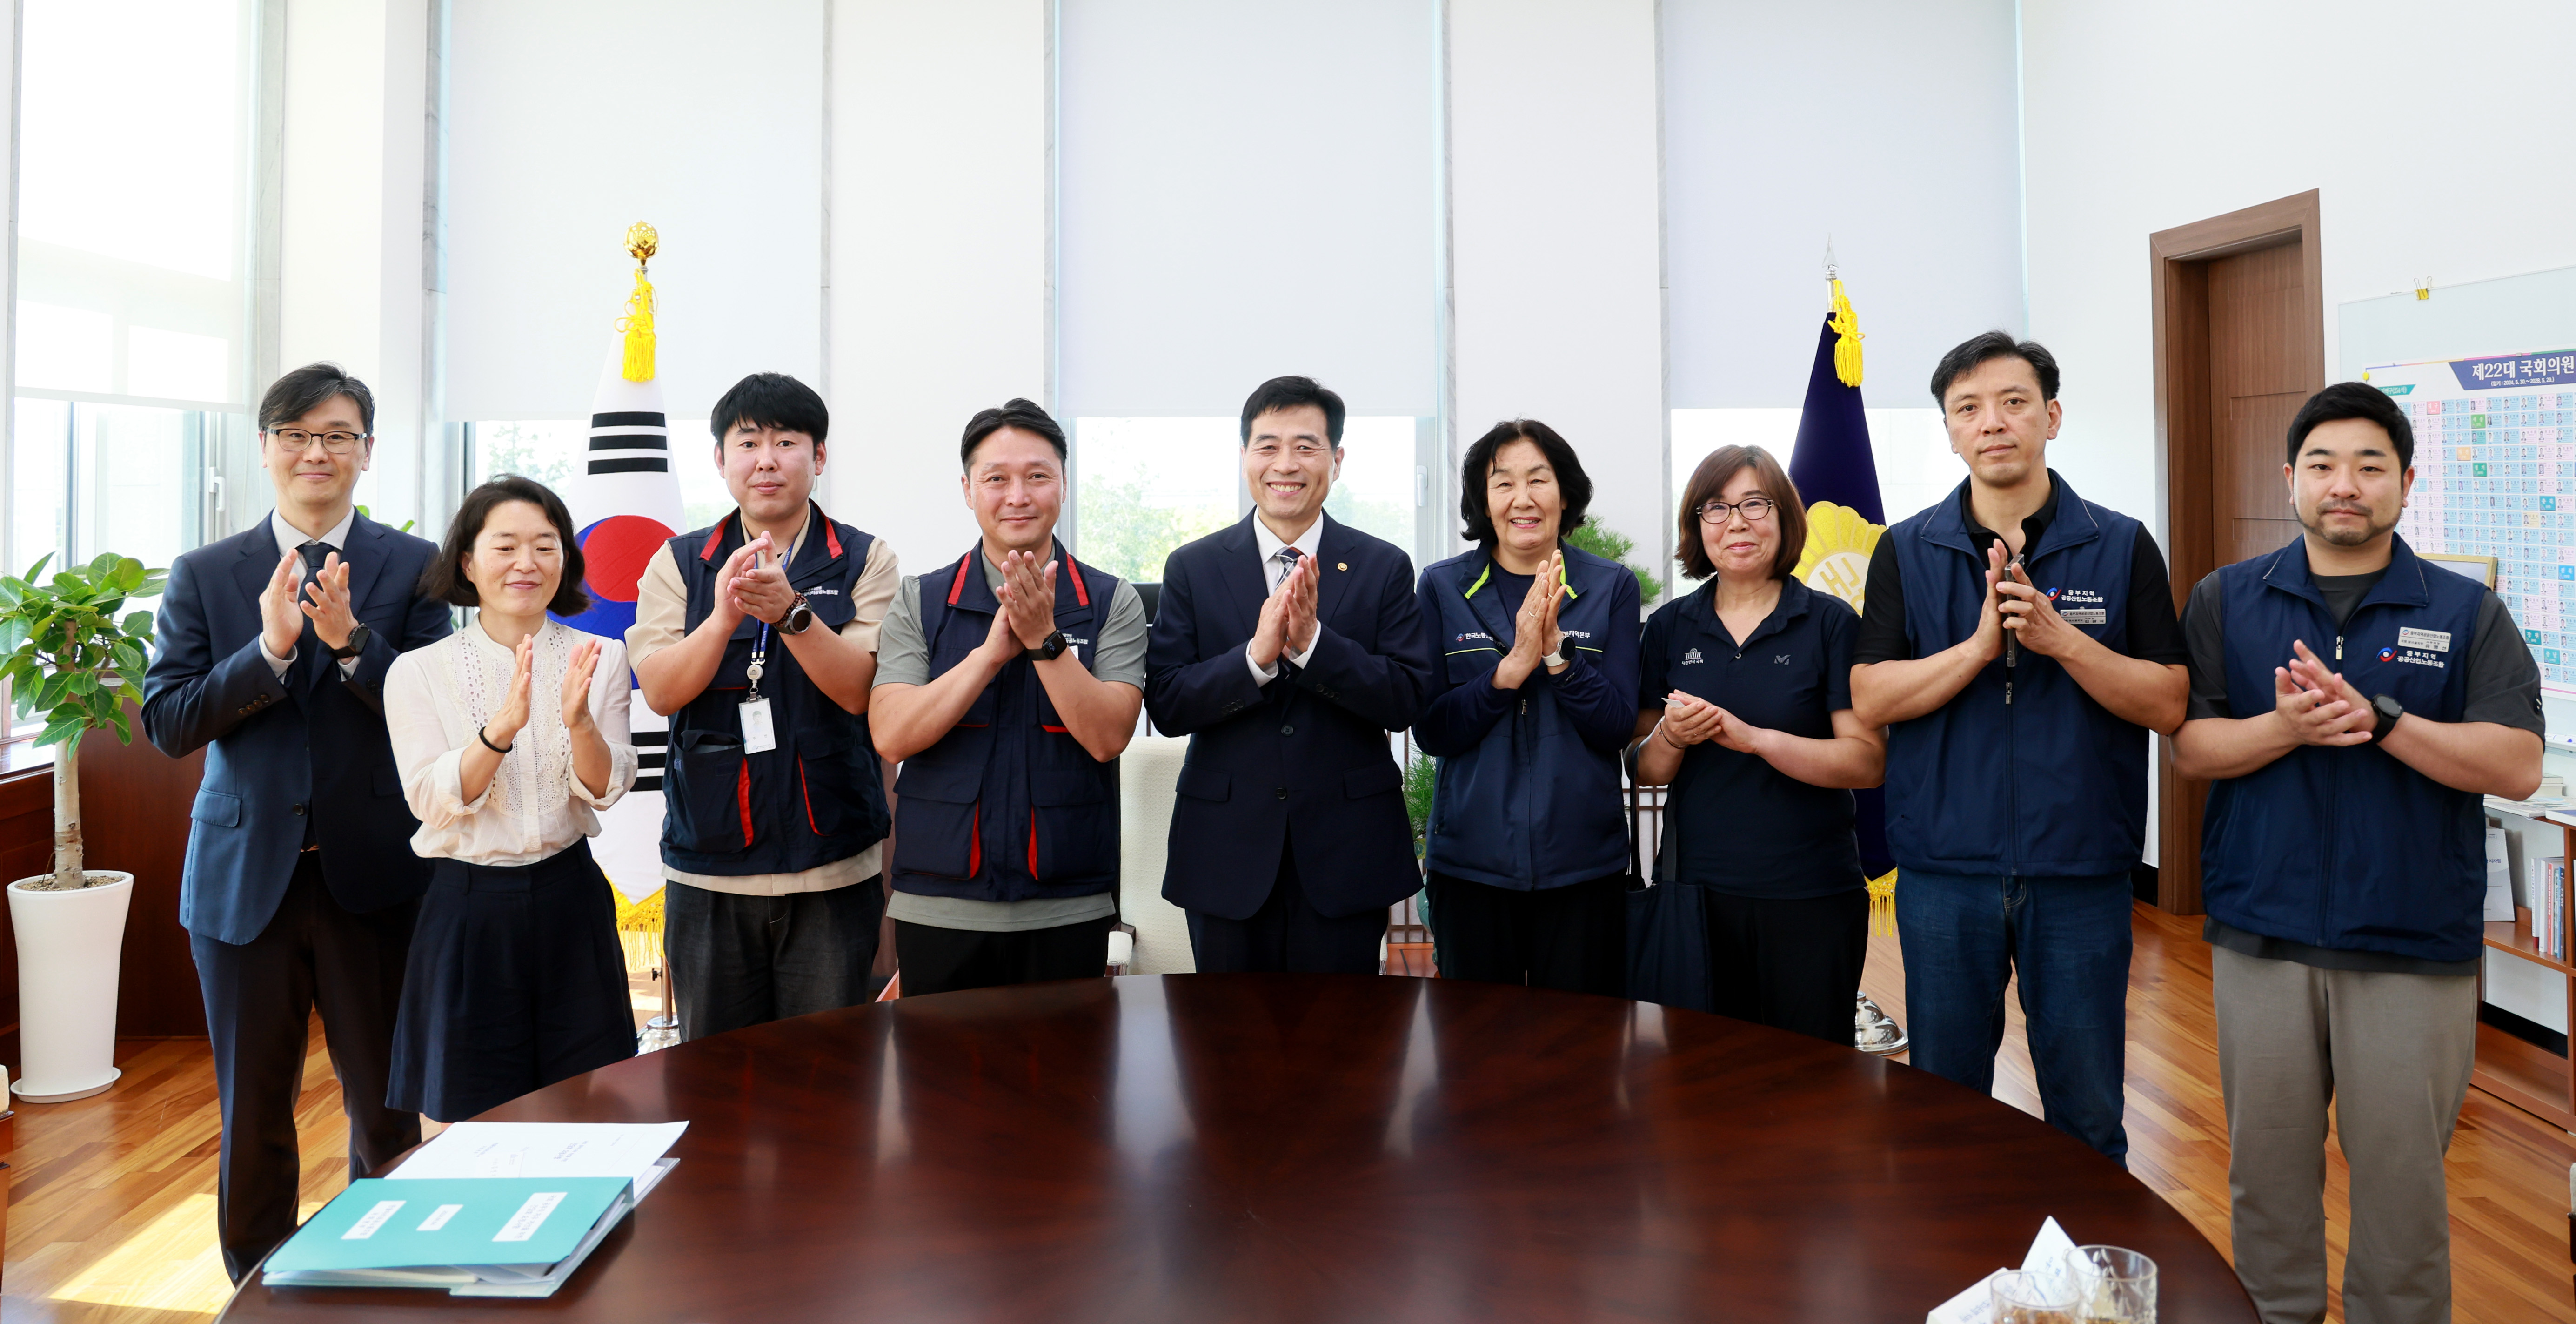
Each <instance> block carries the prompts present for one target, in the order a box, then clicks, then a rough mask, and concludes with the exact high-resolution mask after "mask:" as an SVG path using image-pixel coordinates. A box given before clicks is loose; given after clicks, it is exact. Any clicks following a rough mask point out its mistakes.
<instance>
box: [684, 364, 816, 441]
mask: <svg viewBox="0 0 2576 1324" xmlns="http://www.w3.org/2000/svg"><path fill="white" fill-rule="evenodd" d="M745 423H748V424H750V425H751V426H753V427H756V428H776V429H778V430H779V431H781V432H802V433H804V434H805V435H806V436H809V437H812V438H813V439H814V444H815V445H817V446H820V445H822V444H823V438H824V437H825V436H826V435H827V434H829V433H830V432H831V430H832V411H831V410H829V409H826V408H824V407H823V397H821V396H819V395H816V394H815V393H814V388H813V387H811V386H807V385H806V384H805V383H803V382H800V381H798V380H796V379H795V378H793V377H790V376H788V375H787V374H786V373H783V372H755V373H753V374H752V375H750V376H748V377H745V378H743V379H742V380H741V381H738V382H735V383H734V384H733V389H732V390H730V391H727V392H725V393H724V395H723V396H722V397H721V398H719V399H718V400H717V401H716V407H715V408H714V409H713V410H711V411H709V412H708V414H707V430H708V431H709V432H712V433H714V434H715V436H716V444H717V445H719V446H721V445H723V444H724V439H725V434H726V433H728V432H731V431H733V430H734V428H736V427H737V426H740V425H742V424H745Z"/></svg>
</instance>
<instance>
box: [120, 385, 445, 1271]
mask: <svg viewBox="0 0 2576 1324" xmlns="http://www.w3.org/2000/svg"><path fill="white" fill-rule="evenodd" d="M375 415H376V404H375V397H374V396H373V395H372V394H370V393H369V392H368V390H367V387H366V384H365V383H363V382H361V381H359V380H358V379H357V378H355V377H351V376H349V375H348V374H347V373H345V372H342V371H341V370H340V369H339V368H338V367H336V366H334V365H332V364H328V363H316V364H311V365H309V366H306V367H302V368H298V369H296V370H295V371H293V372H290V373H288V374H286V375H285V376H283V377H280V378H278V379H277V384H276V385H274V386H271V387H269V388H268V394H267V395H266V396H264V397H262V398H261V400H260V402H259V428H260V434H259V450H260V458H261V459H262V461H263V462H265V463H266V464H267V466H268V476H269V479H270V481H272V482H273V483H275V484H276V486H277V509H276V510H275V511H273V512H272V513H270V514H269V516H268V517H267V518H265V519H262V520H260V521H259V522H258V523H256V524H254V525H252V526H251V527H250V528H249V529H248V530H246V531H244V532H242V533H238V534H235V535H234V536H232V537H230V538H226V539H224V540H222V541H221V542H215V543H209V544H207V545H206V546H204V547H200V548H198V549H197V550H195V551H193V552H190V553H188V554H187V555H185V556H182V557H180V558H179V560H178V563H177V564H176V565H173V566H172V567H171V568H170V584H169V588H168V589H167V590H166V591H165V592H164V593H163V594H162V597H161V617H160V627H159V639H158V643H159V646H160V654H159V656H157V657H155V658H153V660H152V667H151V669H150V670H149V671H148V672H146V673H145V675H144V680H143V730H144V733H145V734H146V735H148V736H150V737H151V739H152V743H153V745H154V746H155V747H157V748H158V749H160V751H161V752H162V753H164V754H168V755H170V756H172V757H174V758H175V757H177V756H179V755H182V754H185V753H187V752H188V751H190V750H192V749H196V748H199V747H201V746H202V747H205V749H206V775H205V782H204V784H203V785H202V786H201V787H199V789H198V791H197V801H196V805H195V807H194V808H193V809H191V810H190V811H189V817H190V818H192V819H194V820H195V821H194V822H192V823H190V824H189V825H188V859H187V863H186V865H185V867H184V868H183V869H182V871H181V873H180V877H179V923H180V924H181V925H183V926H184V927H186V929H187V930H188V944H189V947H190V949H191V951H192V952H194V954H195V956H196V959H197V983H198V985H199V987H200V988H201V989H202V990H203V991H204V993H205V997H206V1029H207V1032H208V1034H209V1035H210V1036H211V1037H212V1041H213V1045H214V1058H215V1093H216V1098H217V1100H218V1102H219V1104H220V1106H221V1108H222V1111H223V1137H222V1141H221V1145H220V1149H221V1155H220V1162H219V1175H218V1178H217V1186H216V1197H215V1224H216V1227H215V1235H216V1240H217V1242H218V1244H220V1245H221V1247H222V1249H223V1253H224V1269H225V1271H226V1272H227V1273H230V1274H231V1275H232V1278H233V1281H235V1282H239V1281H241V1278H242V1275H244V1274H246V1273H248V1272H250V1270H251V1268H252V1266H254V1265H256V1264H258V1263H259V1262H260V1260H261V1259H262V1258H263V1257H264V1256H266V1255H267V1254H268V1252H269V1251H270V1250H272V1249H274V1248H275V1247H276V1246H277V1244H278V1243H279V1242H281V1241H284V1240H285V1239H286V1238H287V1236H288V1234H290V1233H292V1232H294V1231H295V1222H296V1207H295V1204H296V1190H297V1188H298V1185H299V1184H300V1182H299V1176H298V1170H297V1158H296V1146H295V1105H296V1101H297V1100H298V1099H300V1098H301V1097H302V1096H303V1093H304V1041H305V1027H306V1026H307V1025H308V1024H309V1023H310V1022H311V1020H312V1016H313V1012H314V1011H315V1010H316V1009H317V1008H318V1009H319V1010H320V1011H321V1013H322V1027H323V1032H324V1039H325V1041H326V1043H327V1044H328V1046H329V1047H330V1050H331V1069H332V1071H333V1072H334V1073H336V1074H337V1075H338V1076H339V1078H340V1106H341V1107H342V1108H343V1109H344V1110H345V1111H346V1112H347V1113H348V1115H349V1176H350V1177H351V1178H353V1179H354V1178H358V1177H364V1176H366V1175H367V1174H368V1173H370V1172H372V1171H373V1170H374V1169H375V1168H376V1166H377V1165H379V1164H382V1163H385V1162H387V1161H389V1160H390V1159H392V1158H393V1156H394V1155H396V1154H399V1153H401V1152H402V1151H404V1150H406V1149H409V1148H410V1147H412V1146H413V1145H416V1144H419V1143H420V1118H419V1116H418V1115H417V1114H414V1113H407V1112H395V1111H393V1110H392V1109H389V1108H387V1107H386V1106H385V1083H386V1074H387V1072H388V1071H389V1070H390V1069H391V1067H392V1063H393V1031H394V1012H395V1009H396V1007H397V1006H398V1005H399V1003H400V1001H401V997H402V980H403V964H404V961H405V960H406V959H407V957H408V955H409V953H410V951H411V929H412V918H413V916H414V915H416V914H417V913H418V912H419V909H420V896H421V893H422V892H423V891H425V890H427V888H428V886H429V864H428V862H427V861H425V860H423V859H421V858H420V857H419V856H417V855H414V854H412V851H411V834H412V833H414V832H417V831H419V830H420V824H419V822H418V821H416V820H415V819H413V818H412V816H411V810H410V808H409V807H408V806H407V805H405V804H404V802H403V798H402V781H401V778H400V776H399V775H398V774H397V773H396V772H395V771H394V755H393V745H392V742H391V741H390V739H389V738H388V737H387V736H386V734H385V715H384V683H385V672H386V670H387V669H388V668H390V667H391V666H393V662H394V657H395V656H396V655H397V654H400V653H402V652H405V651H407V650H409V649H414V648H423V647H427V646H428V645H429V644H431V643H434V642H436V641H438V640H439V639H442V638H445V637H446V636H447V633H448V630H449V615H448V610H447V604H445V603H443V602H440V601H438V600H436V599H434V598H424V597H422V596H420V595H419V594H418V593H417V592H416V591H415V590H414V587H413V586H414V585H416V584H418V583H419V582H420V576H421V572H422V571H423V570H426V569H428V568H429V565H430V563H431V562H432V561H434V560H436V559H437V556H438V546H437V544H435V543H431V542H426V541H423V540H422V539H419V538H414V537H412V536H410V535H409V534H405V533H398V532H396V531H394V530H392V529H389V528H386V527H385V526H384V525H382V524H378V523H376V522H375V521H373V520H371V519H368V518H367V517H366V516H364V515H361V514H359V513H358V512H357V508H356V507H355V506H353V505H351V504H350V493H351V491H352V490H353V489H354V488H356V486H357V483H358V475H359V474H361V473H363V472H365V471H366V468H367V464H368V461H369V460H370V459H371V458H373V456H374V454H375V435H374V433H375Z"/></svg>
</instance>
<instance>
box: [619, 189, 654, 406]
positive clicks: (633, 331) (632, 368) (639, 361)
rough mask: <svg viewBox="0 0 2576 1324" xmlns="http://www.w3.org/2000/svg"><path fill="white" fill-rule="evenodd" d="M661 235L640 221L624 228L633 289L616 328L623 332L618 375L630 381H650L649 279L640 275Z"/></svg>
mask: <svg viewBox="0 0 2576 1324" xmlns="http://www.w3.org/2000/svg"><path fill="white" fill-rule="evenodd" d="M661 248H662V236H661V235H660V233H658V232H656V231H655V230H654V229H653V227H652V226H650V225H647V224H645V223H644V222H642V221H637V222H636V223H634V224H633V225H630V226H627V227H626V251H627V253H628V254H630V255H632V256H633V257H634V259H635V292H634V293H632V294H630V295H628V296H626V316H624V317H622V318H619V319H618V321H617V329H618V330H620V331H623V332H625V333H626V354H625V362H624V364H623V365H622V367H621V368H620V371H619V375H620V376H622V377H624V378H625V379H626V380H628V381H630V382H649V381H651V380H653V340H654V337H653V282H652V281H650V280H647V279H646V278H645V275H644V271H645V267H646V265H647V264H649V263H650V262H651V261H652V260H653V255H654V254H655V253H657V252H660V251H661Z"/></svg>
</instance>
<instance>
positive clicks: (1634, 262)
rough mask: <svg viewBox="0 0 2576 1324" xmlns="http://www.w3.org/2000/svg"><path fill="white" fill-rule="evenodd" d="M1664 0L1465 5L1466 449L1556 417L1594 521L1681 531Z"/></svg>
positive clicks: (1455, 143) (1459, 165)
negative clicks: (1660, 58) (1664, 165)
mask: <svg viewBox="0 0 2576 1324" xmlns="http://www.w3.org/2000/svg"><path fill="white" fill-rule="evenodd" d="M1655 42H1656V32H1655V5H1654V3H1653V0H1588V2H1587V3H1585V4H1581V5H1568V4H1557V3H1549V2H1548V0H1451V2H1450V5H1449V47H1448V50H1449V125H1450V149H1449V168H1450V199H1451V203H1450V205H1451V212H1450V236H1451V244H1452V250H1451V251H1452V272H1453V279H1454V281H1455V286H1454V289H1455V309H1456V312H1455V318H1456V331H1455V345H1456V351H1455V352H1456V373H1457V404H1456V410H1455V417H1456V420H1457V443H1458V448H1459V449H1460V450H1463V449H1464V448H1465V446H1466V444H1467V443H1468V442H1470V441H1472V440H1474V439H1475V438H1476V437H1477V436H1479V435H1481V434H1482V433H1483V432H1484V431H1485V430H1486V429H1487V428H1489V427H1491V426H1492V425H1493V424H1494V423H1496V422H1498V421H1500V420H1503V419H1508V418H1514V417H1528V418H1535V419H1539V420H1541V421H1543V422H1545V423H1547V424H1548V425H1549V426H1551V427H1553V428H1555V429H1556V430H1557V431H1558V432H1559V433H1561V434H1563V435H1564V437H1565V439H1566V440H1567V441H1569V442H1571V443H1572V444H1573V445H1574V447H1575V449H1576V450H1577V451H1578V452H1580V453H1581V454H1582V456H1583V464H1584V468H1585V470H1586V471H1587V472H1588V473H1589V474H1590V475H1591V478H1592V481H1593V493H1594V494H1593V500H1592V514H1593V516H1594V518H1596V519H1598V520H1600V521H1601V522H1603V523H1605V524H1607V525H1608V526H1609V527H1611V528H1612V529H1615V530H1617V531H1618V532H1620V533H1624V534H1626V535H1627V536H1629V537H1630V538H1633V539H1635V540H1636V542H1637V546H1638V554H1637V559H1639V560H1641V561H1642V560H1646V559H1648V558H1649V557H1660V556H1661V555H1663V554H1665V553H1668V552H1669V551H1670V549H1671V545H1672V534H1671V531H1670V530H1668V529H1666V528H1665V527H1664V525H1665V519H1664V513H1663V512H1664V509H1665V504H1666V503H1665V500H1664V491H1663V489H1664V467H1665V466H1664V438H1665V426H1666V423H1665V413H1664V381H1663V372H1664V343H1663V279H1662V275H1663V273H1662V254H1661V247H1660V244H1661V227H1662V199H1661V197H1660V195H1659V188H1658V183H1659V180H1658V171H1659V160H1658V155H1657V136H1656V120H1657V115H1658V113H1659V107H1658V104H1657V95H1656V56H1655Z"/></svg>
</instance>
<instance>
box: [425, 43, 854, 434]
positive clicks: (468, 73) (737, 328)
mask: <svg viewBox="0 0 2576 1324" xmlns="http://www.w3.org/2000/svg"><path fill="white" fill-rule="evenodd" d="M452 22H453V28H452V45H451V55H450V59H449V65H448V69H449V91H448V104H449V128H448V194H447V196H448V213H447V215H448V226H447V273H448V297H447V399H446V416H447V417H449V418H451V419H458V420H478V419H538V418H572V417H576V416H580V415H586V414H587V413H588V412H589V410H590V399H591V392H592V389H593V387H595V386H596V385H597V384H598V381H599V372H600V365H601V363H602V362H603V361H604V359H605V356H606V354H607V352H608V349H609V347H610V344H611V343H612V334H613V333H612V327H613V325H614V322H615V319H616V317H617V315H618V310H619V306H620V304H621V302H622V301H623V300H624V298H625V295H626V291H627V289H628V287H629V284H630V281H631V278H630V277H629V275H628V274H627V273H628V272H629V271H631V270H632V269H633V266H634V263H633V262H632V261H630V260H629V259H628V258H627V257H626V255H625V254H624V252H623V251H622V244H621V240H622V236H623V235H624V234H625V231H626V227H627V226H628V225H629V224H630V223H632V222H635V221H639V220H642V221H650V222H652V223H653V225H654V226H655V227H656V228H658V229H659V230H660V231H661V234H662V253H661V255H660V256H658V257H656V258H654V259H653V267H652V274H653V284H654V286H655V288H656V290H657V291H658V294H659V308H660V311H659V317H658V325H657V331H658V334H659V337H660V355H659V359H660V362H659V365H658V366H659V370H660V377H661V380H662V383H663V392H664V398H665V399H667V400H668V401H669V402H670V406H671V412H672V413H673V415H675V416H678V415H685V414H692V413H698V414H703V413H704V412H705V411H706V408H707V406H709V405H710V404H712V403H714V401H715V398H716V397H717V396H718V395H719V394H721V393H722V392H723V391H724V389H725V388H726V387H728V386H731V385H732V384H733V383H734V382H735V381H736V380H738V379H740V378H741V377H742V376H743V375H744V374H745V373H749V372H755V371H760V370H775V371H779V372H788V373H793V374H795V375H796V376H797V377H799V378H802V379H803V380H805V381H806V382H808V383H810V384H813V385H815V386H816V387H817V388H818V389H819V388H820V387H821V386H822V384H823V383H822V380H821V371H820V369H821V366H822V283H823V273H822V223H823V195H822V179H823V177H822V157H823V147H822V126H823V49H824V48H823V0H730V2H729V3H727V4H725V5H722V6H720V7H711V6H708V5H704V4H690V3H684V2H683V0H549V2H548V3H545V4H529V3H526V2H525V0H456V7H455V11H454V17H453V20H452Z"/></svg>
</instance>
